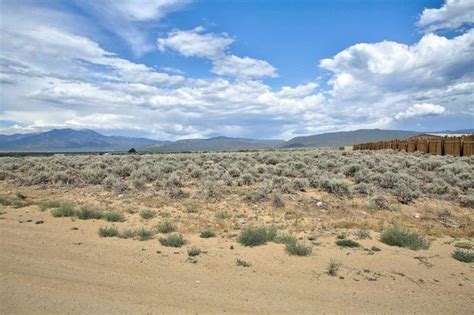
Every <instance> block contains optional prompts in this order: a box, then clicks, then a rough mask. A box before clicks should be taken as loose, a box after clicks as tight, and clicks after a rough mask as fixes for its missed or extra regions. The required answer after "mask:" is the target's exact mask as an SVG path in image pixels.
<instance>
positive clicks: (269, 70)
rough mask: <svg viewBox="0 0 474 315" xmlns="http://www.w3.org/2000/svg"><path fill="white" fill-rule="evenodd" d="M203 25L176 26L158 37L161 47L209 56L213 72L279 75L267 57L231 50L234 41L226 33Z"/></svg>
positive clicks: (194, 55)
mask: <svg viewBox="0 0 474 315" xmlns="http://www.w3.org/2000/svg"><path fill="white" fill-rule="evenodd" d="M205 31H206V30H205V29H204V28H203V27H202V26H198V27H196V28H194V29H192V30H184V31H183V30H173V31H171V32H169V33H168V34H167V35H166V36H165V37H160V38H158V39H157V41H156V43H157V46H158V49H159V50H160V51H162V52H165V51H167V50H171V51H176V52H178V53H179V54H181V55H182V56H185V57H199V58H207V59H209V60H211V61H212V64H213V67H212V70H211V71H212V72H213V73H215V74H217V75H222V76H231V77H237V78H260V77H276V76H277V73H276V69H275V67H273V66H272V65H271V64H270V63H268V62H267V61H265V60H259V59H253V58H250V57H238V56H235V55H231V54H228V48H229V46H230V45H231V44H232V43H233V42H234V39H233V38H231V37H230V36H229V35H228V34H226V33H221V34H215V33H206V32H205Z"/></svg>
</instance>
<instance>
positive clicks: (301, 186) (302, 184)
mask: <svg viewBox="0 0 474 315" xmlns="http://www.w3.org/2000/svg"><path fill="white" fill-rule="evenodd" d="M308 186H309V181H308V180H307V179H304V178H297V179H295V180H294V181H293V187H294V188H295V189H296V190H298V191H306V188H307V187H308Z"/></svg>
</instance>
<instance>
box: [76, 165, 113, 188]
mask: <svg viewBox="0 0 474 315" xmlns="http://www.w3.org/2000/svg"><path fill="white" fill-rule="evenodd" d="M81 177H82V179H83V180H84V181H85V182H86V183H87V184H91V185H100V184H102V182H103V181H104V179H105V178H106V177H107V173H106V172H105V171H104V170H103V169H100V168H92V167H89V168H86V169H85V170H83V171H82V172H81Z"/></svg>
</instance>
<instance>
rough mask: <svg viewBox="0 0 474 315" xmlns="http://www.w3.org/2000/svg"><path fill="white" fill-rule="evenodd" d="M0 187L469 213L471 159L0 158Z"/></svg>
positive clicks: (395, 155)
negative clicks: (445, 204) (339, 201)
mask: <svg viewBox="0 0 474 315" xmlns="http://www.w3.org/2000/svg"><path fill="white" fill-rule="evenodd" d="M0 180H7V181H9V182H11V183H13V184H14V185H18V186H32V185H48V186H49V185H52V186H55V187H64V186H67V187H84V186H89V185H101V186H102V187H103V188H104V189H106V190H109V191H113V192H115V193H117V194H127V193H136V192H145V191H148V192H153V193H159V194H163V195H164V196H166V197H168V198H171V199H183V198H203V197H204V198H206V199H208V201H212V200H218V199H219V198H222V197H225V196H226V195H229V194H234V193H236V192H237V193H239V194H241V195H242V194H243V198H244V199H245V200H246V201H249V202H258V201H261V200H265V199H267V198H269V196H270V195H271V194H276V195H281V194H290V195H293V194H298V193H299V192H304V191H306V190H308V189H319V190H321V191H325V192H328V193H330V194H333V195H335V196H338V197H341V198H342V197H344V198H351V197H355V196H369V197H373V198H372V200H371V201H370V203H371V206H372V207H375V208H383V207H385V206H386V205H385V204H384V199H383V198H381V197H380V196H379V195H380V194H385V195H389V196H393V197H394V198H395V199H396V200H397V201H398V202H399V203H402V204H408V203H411V202H413V201H414V200H416V199H417V198H419V197H422V196H426V197H430V198H436V199H443V200H449V201H453V202H454V203H456V204H459V205H461V206H464V207H471V208H472V207H474V158H472V157H471V158H458V157H450V156H429V155H419V154H406V153H401V152H394V151H377V152H374V151H357V152H342V151H335V150H295V151H274V152H235V153H182V154H146V155H102V156H100V155H90V156H88V155H78V156H53V157H19V158H16V157H3V158H0ZM238 187H241V188H242V189H238ZM235 188H237V189H235ZM246 188H248V189H246Z"/></svg>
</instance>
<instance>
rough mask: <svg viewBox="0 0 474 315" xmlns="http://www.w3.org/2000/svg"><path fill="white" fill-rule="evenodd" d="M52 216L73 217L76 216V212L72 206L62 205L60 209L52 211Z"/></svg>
mask: <svg viewBox="0 0 474 315" xmlns="http://www.w3.org/2000/svg"><path fill="white" fill-rule="evenodd" d="M51 215H52V216H53V217H55V218H61V217H73V216H75V215H76V211H75V210H74V208H73V207H72V206H71V205H69V204H62V205H61V206H60V207H59V208H56V209H53V210H51Z"/></svg>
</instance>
